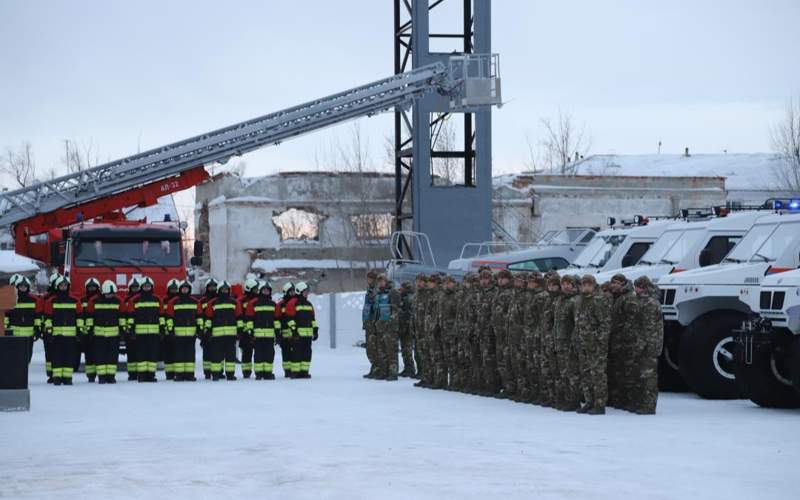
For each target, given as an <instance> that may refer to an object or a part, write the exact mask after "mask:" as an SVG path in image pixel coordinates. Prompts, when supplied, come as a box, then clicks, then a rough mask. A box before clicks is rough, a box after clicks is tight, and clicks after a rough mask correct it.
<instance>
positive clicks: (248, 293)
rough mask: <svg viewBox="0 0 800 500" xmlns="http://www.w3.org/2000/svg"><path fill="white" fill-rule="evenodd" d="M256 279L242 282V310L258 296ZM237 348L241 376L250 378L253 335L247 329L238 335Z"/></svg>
mask: <svg viewBox="0 0 800 500" xmlns="http://www.w3.org/2000/svg"><path fill="white" fill-rule="evenodd" d="M258 289H259V286H258V281H256V280H255V279H254V278H248V279H247V280H245V282H244V296H243V297H242V298H241V300H240V307H241V309H242V311H246V310H247V305H248V304H249V303H250V302H252V301H254V300H256V299H257V298H258ZM239 349H240V350H241V352H242V354H241V357H240V359H241V363H242V377H244V378H250V375H251V374H252V372H253V337H252V336H251V335H248V334H247V330H245V331H244V332H242V333H241V334H240V335H239Z"/></svg>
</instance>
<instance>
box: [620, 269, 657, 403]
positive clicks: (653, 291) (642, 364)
mask: <svg viewBox="0 0 800 500" xmlns="http://www.w3.org/2000/svg"><path fill="white" fill-rule="evenodd" d="M635 287H636V288H638V289H642V290H643V293H642V294H637V302H638V305H639V310H638V314H637V317H636V330H635V332H636V336H635V337H634V339H633V342H632V344H631V352H629V353H628V354H629V356H630V359H631V364H630V366H629V368H628V369H626V370H625V373H624V377H625V379H624V382H623V384H622V385H623V387H624V389H625V392H626V394H627V396H628V397H627V398H626V403H627V407H626V408H625V409H627V410H629V411H632V412H635V413H639V414H643V415H651V414H654V413H655V412H656V405H657V403H658V356H659V354H661V349H662V347H663V342H664V323H663V321H662V319H661V305H660V303H659V300H658V299H657V298H656V297H657V296H658V288H657V287H656V286H655V285H653V283H652V282H651V281H650V279H649V278H648V277H647V276H642V277H640V278H638V279H637V280H636V282H635Z"/></svg>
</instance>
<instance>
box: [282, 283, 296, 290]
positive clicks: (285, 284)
mask: <svg viewBox="0 0 800 500" xmlns="http://www.w3.org/2000/svg"><path fill="white" fill-rule="evenodd" d="M292 288H294V284H293V283H292V282H291V281H287V282H286V283H284V284H283V293H289V290H291V289H292Z"/></svg>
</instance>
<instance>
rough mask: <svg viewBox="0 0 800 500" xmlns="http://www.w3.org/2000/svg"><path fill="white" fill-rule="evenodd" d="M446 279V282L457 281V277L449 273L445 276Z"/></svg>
mask: <svg viewBox="0 0 800 500" xmlns="http://www.w3.org/2000/svg"><path fill="white" fill-rule="evenodd" d="M444 281H445V283H447V282H452V283H455V282H456V279H455V277H454V276H453V275H452V274H448V275H447V276H445V277H444Z"/></svg>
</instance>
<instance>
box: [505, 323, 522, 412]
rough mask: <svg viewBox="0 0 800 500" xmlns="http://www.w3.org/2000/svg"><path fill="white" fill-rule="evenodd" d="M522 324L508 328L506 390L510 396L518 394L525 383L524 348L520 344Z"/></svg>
mask: <svg viewBox="0 0 800 500" xmlns="http://www.w3.org/2000/svg"><path fill="white" fill-rule="evenodd" d="M522 338H523V334H522V325H514V326H512V327H509V329H508V342H507V343H506V345H507V348H506V349H507V350H508V357H507V362H508V368H507V369H508V386H507V387H506V392H507V393H508V394H510V395H512V396H516V395H519V394H520V393H521V392H522V391H523V390H524V389H525V386H526V385H527V384H526V381H525V379H524V378H523V374H524V373H525V349H524V348H523V344H522Z"/></svg>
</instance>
